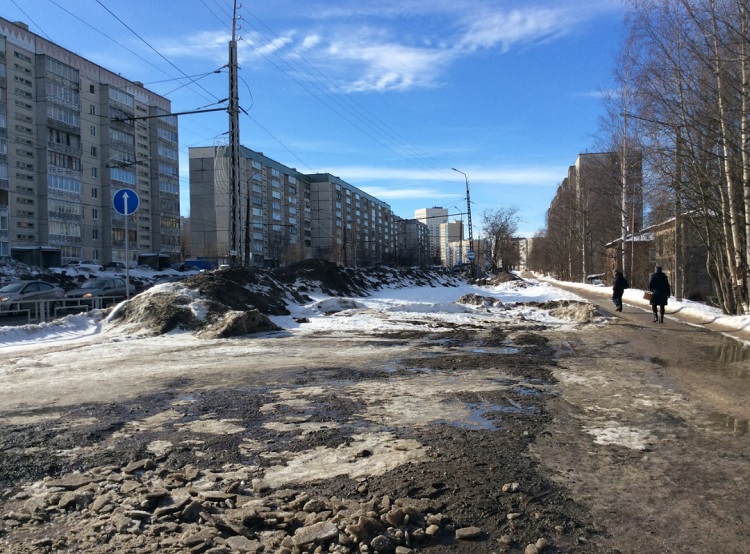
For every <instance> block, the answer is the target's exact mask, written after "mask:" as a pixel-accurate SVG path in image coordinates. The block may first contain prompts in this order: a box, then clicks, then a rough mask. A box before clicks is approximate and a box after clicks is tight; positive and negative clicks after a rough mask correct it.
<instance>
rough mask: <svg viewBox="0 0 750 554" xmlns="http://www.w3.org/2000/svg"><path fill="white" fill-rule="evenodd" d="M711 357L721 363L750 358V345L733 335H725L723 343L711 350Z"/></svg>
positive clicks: (725, 363) (731, 362)
mask: <svg viewBox="0 0 750 554" xmlns="http://www.w3.org/2000/svg"><path fill="white" fill-rule="evenodd" d="M708 355H709V358H710V359H711V360H713V361H716V362H718V363H719V364H721V365H727V364H733V363H735V362H745V361H747V360H750V346H748V345H746V344H744V343H742V342H740V341H738V340H735V339H733V338H731V337H723V340H722V343H721V344H720V345H718V346H715V347H713V348H711V349H710V350H709V354H708Z"/></svg>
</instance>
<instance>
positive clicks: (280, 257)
mask: <svg viewBox="0 0 750 554" xmlns="http://www.w3.org/2000/svg"><path fill="white" fill-rule="evenodd" d="M239 166H240V174H239V183H240V187H239V190H238V191H234V194H233V192H232V186H231V184H230V182H231V176H230V175H231V173H230V153H229V148H228V147H227V146H209V147H197V148H190V207H191V217H190V220H191V221H190V229H191V251H192V255H193V256H194V257H199V258H206V259H210V260H214V261H216V262H217V263H237V264H240V265H247V266H250V265H255V266H267V267H275V266H279V265H285V264H287V263H290V262H293V261H297V260H301V259H306V258H312V257H315V258H323V259H327V260H330V261H334V262H336V263H340V264H343V265H347V266H356V265H370V264H374V263H378V262H383V261H393V259H394V256H395V239H396V232H395V231H396V218H394V216H393V214H392V212H391V208H390V206H389V205H388V204H386V203H385V202H382V201H380V200H378V199H377V198H374V197H373V196H370V195H369V194H367V193H365V192H363V191H362V190H360V189H358V188H356V187H354V186H353V185H351V184H349V183H347V182H346V181H344V180H342V179H340V178H339V177H336V176H333V175H330V174H328V173H319V174H304V173H301V172H299V171H297V170H296V169H294V168H290V167H287V166H285V165H283V164H281V163H279V162H277V161H275V160H272V159H271V158H268V157H267V156H265V155H263V153H261V152H255V151H253V150H251V149H249V148H245V147H240V164H239ZM233 195H234V200H233V198H232V197H233ZM233 206H234V208H233ZM233 210H239V214H237V220H238V221H239V225H238V226H235V229H234V230H233V229H232V225H231V221H232V219H233V218H232V216H231V214H232V213H233ZM232 252H234V253H235V254H234V257H233V255H232Z"/></svg>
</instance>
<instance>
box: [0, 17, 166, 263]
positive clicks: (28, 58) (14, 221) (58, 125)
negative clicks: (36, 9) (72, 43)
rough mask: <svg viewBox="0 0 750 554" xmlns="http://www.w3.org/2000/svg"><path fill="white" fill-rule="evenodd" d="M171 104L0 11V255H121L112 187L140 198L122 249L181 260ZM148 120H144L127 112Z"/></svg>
mask: <svg viewBox="0 0 750 554" xmlns="http://www.w3.org/2000/svg"><path fill="white" fill-rule="evenodd" d="M170 111H171V105H170V101H169V100H167V99H166V98H164V97H162V96H159V95H157V94H155V93H153V92H151V91H149V90H147V89H146V88H144V87H143V85H142V84H141V83H138V82H135V81H129V80H127V79H125V78H123V77H121V76H120V75H118V74H116V73H113V72H111V71H109V70H107V69H105V68H103V67H101V66H99V65H96V64H94V63H92V62H90V61H89V60H87V59H85V58H83V57H81V56H78V55H76V54H74V53H73V52H70V51H69V50H66V49H64V48H62V47H60V46H58V45H56V44H54V43H52V42H49V41H48V40H46V39H44V38H42V37H40V36H39V35H36V34H34V33H31V32H29V30H28V27H27V26H26V25H24V24H22V23H12V22H10V21H7V20H5V19H2V18H0V255H2V256H7V255H10V256H12V257H14V258H16V259H18V260H20V261H22V262H24V263H27V264H32V265H41V266H50V265H59V264H61V263H64V262H67V261H71V260H76V259H89V260H92V261H94V262H97V263H101V264H104V263H107V262H110V261H125V232H126V231H125V227H126V225H125V216H122V215H118V214H117V213H116V212H115V211H114V209H113V206H112V198H113V196H114V194H115V192H116V191H118V190H120V189H123V188H128V189H132V190H134V191H136V192H137V194H138V196H139V198H140V205H139V208H138V211H137V212H136V213H134V214H132V215H131V216H129V221H128V225H127V227H128V234H129V241H128V242H129V255H130V261H131V262H133V261H135V260H137V259H138V258H139V256H140V255H142V254H144V253H145V254H148V255H149V256H154V257H156V258H166V259H169V260H173V261H177V260H178V259H179V257H180V187H179V170H178V167H179V163H178V147H177V117H176V116H173V115H169V114H170ZM145 116H148V117H149V118H148V119H138V118H139V117H145Z"/></svg>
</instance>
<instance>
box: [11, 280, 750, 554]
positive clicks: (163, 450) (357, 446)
mask: <svg viewBox="0 0 750 554" xmlns="http://www.w3.org/2000/svg"><path fill="white" fill-rule="evenodd" d="M295 286H297V287H300V286H311V285H300V284H299V282H297V284H296V285H295ZM329 286H332V285H330V284H329ZM542 309H543V310H547V311H551V310H560V312H559V314H560V316H561V317H568V318H569V319H570V321H571V325H567V326H555V325H547V324H541V323H538V322H535V321H532V320H530V319H528V318H527V317H518V318H515V319H503V320H490V319H487V320H482V319H475V320H472V322H471V323H467V324H466V325H457V324H455V323H444V324H437V323H436V322H435V321H430V325H429V326H427V325H425V319H424V318H421V317H419V316H418V315H415V316H414V317H410V316H408V315H405V314H401V315H399V316H398V317H399V318H400V321H401V322H402V323H404V322H408V323H410V324H411V327H410V329H409V330H407V331H399V332H388V333H383V332H379V333H373V334H369V333H367V332H364V331H361V332H355V333H351V332H348V333H345V334H344V333H336V332H326V333H318V334H310V335H306V336H305V337H304V340H300V339H299V338H298V337H295V336H292V335H290V334H288V333H283V332H280V333H275V334H270V335H260V336H255V337H250V338H239V339H229V340H226V339H225V340H208V341H201V340H199V339H195V338H191V337H190V336H175V337H174V338H173V340H174V346H173V348H172V349H171V350H169V351H165V349H164V348H163V343H161V342H159V343H156V342H152V341H154V340H155V339H152V338H149V337H144V338H140V339H138V340H132V341H130V342H128V341H124V340H122V339H118V340H117V341H115V342H112V343H111V344H110V345H109V348H110V350H113V352H111V355H112V356H116V357H113V358H112V359H111V361H110V362H109V363H110V364H112V365H113V366H116V367H118V369H119V371H118V372H116V373H115V372H112V373H111V374H110V373H107V372H103V371H101V367H100V365H101V364H100V363H98V362H97V358H96V356H97V353H100V352H101V350H100V348H101V346H100V345H99V344H97V343H96V342H93V341H92V342H83V343H81V344H76V345H71V346H69V347H68V350H66V351H65V352H55V351H54V350H53V349H51V348H48V349H44V348H41V349H37V350H34V351H33V352H32V351H29V352H26V353H25V354H24V355H23V358H22V359H21V357H20V355H18V354H14V355H5V354H3V353H0V363H3V364H6V367H14V368H15V372H14V373H13V374H12V375H13V376H14V378H12V379H11V378H8V379H7V380H6V384H7V387H6V389H5V391H4V392H2V393H0V416H2V417H1V419H0V550H2V551H3V552H9V553H30V552H49V553H52V552H91V553H109V552H157V551H158V552H163V553H167V554H170V553H177V552H212V553H218V552H226V553H230V552H264V553H265V552H278V553H282V552H285V553H302V552H310V553H312V552H341V553H346V552H396V548H397V547H398V548H399V549H400V550H398V552H399V553H407V552H425V553H443V552H445V553H449V552H450V553H477V552H487V553H492V552H524V553H526V554H530V553H532V552H534V551H535V550H534V549H536V551H537V552H539V551H541V552H556V553H573V552H575V553H578V552H582V553H594V552H597V553H598V552H603V553H615V552H618V553H619V552H621V553H636V552H650V551H664V552H696V553H698V552H713V551H720V550H722V549H723V548H725V547H726V546H727V545H731V548H732V549H733V550H734V551H739V552H742V551H746V550H748V545H749V544H750V541H749V539H750V531H748V529H750V516H748V514H747V511H746V510H745V509H744V504H743V503H742V501H741V499H742V498H746V497H748V496H750V480H749V479H747V471H746V467H747V466H746V460H747V459H748V457H749V456H750V441H749V440H748V434H747V429H748V426H747V421H748V418H749V416H750V414H748V408H747V405H746V399H747V394H748V381H747V354H746V352H747V351H746V349H745V348H744V347H736V345H735V346H734V347H732V346H731V345H728V344H727V343H726V342H725V340H724V339H723V338H722V337H721V336H720V335H717V334H714V333H707V332H702V331H700V330H696V329H694V328H691V327H687V326H684V325H681V324H679V323H677V322H674V321H670V322H668V323H667V324H664V325H662V326H660V327H659V328H657V329H653V328H651V327H650V326H649V324H648V319H649V318H650V316H649V314H648V313H647V312H643V313H641V312H639V311H637V310H634V309H632V308H627V309H626V310H625V312H624V313H623V314H621V315H619V316H617V317H615V316H614V314H611V313H608V312H606V310H603V309H601V308H597V307H596V302H595V301H594V302H592V304H590V305H586V304H583V305H581V304H580V303H569V302H566V303H557V304H552V305H544V306H541V305H530V306H528V310H542ZM337 317H338V316H337ZM732 344H734V343H732ZM157 346H158V347H157ZM117 348H120V349H121V350H117ZM115 350H116V351H115ZM184 352H189V353H190V355H189V357H187V358H186V359H185V360H181V363H180V364H179V366H175V367H171V366H170V361H172V360H174V357H175V356H176V355H178V354H179V353H184ZM69 359H76V360H78V365H77V367H76V372H75V375H71V374H67V373H65V372H62V371H60V370H56V369H55V360H69ZM40 368H41V369H43V371H39V369H40ZM157 368H158V371H156V370H157ZM123 376H127V378H126V379H124V378H123ZM81 383H88V385H87V386H81ZM68 493H69V494H68ZM180 498H183V500H184V502H185V504H179V509H178V508H177V507H175V503H177V502H178V499H180ZM311 500H317V505H315V506H313V505H309V504H308V502H310V501H311ZM181 502H182V501H181ZM261 505H262V509H261V507H260V506H261ZM303 505H305V506H307V508H306V509H303ZM242 506H245V508H241V507H242ZM251 506H252V507H253V508H252V510H251V508H250V507H251ZM407 506H408V509H407V508H406V507H407ZM240 509H243V510H245V511H243V512H242V514H241V515H238V513H237V511H238V510H240ZM407 511H408V513H409V514H410V517H409V518H405V517H404V514H405V513H406V512H407ZM264 514H265V515H264ZM237 518H239V519H237ZM331 524H333V525H334V528H333V531H334V532H332V533H330V532H329V531H330V530H331V529H330V528H326V527H323V526H325V525H329V526H330V525H331ZM366 528H367V529H370V530H372V531H373V532H372V533H370V532H369V531H367V532H366ZM315 533H317V534H315ZM306 534H313V535H314V537H313V538H312V539H304V540H303V539H301V538H300V537H302V536H303V535H305V536H307V535H306ZM308 540H309V541H310V542H305V541H308ZM243 541H244V542H243Z"/></svg>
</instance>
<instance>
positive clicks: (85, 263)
mask: <svg viewBox="0 0 750 554" xmlns="http://www.w3.org/2000/svg"><path fill="white" fill-rule="evenodd" d="M67 267H72V268H76V269H82V270H83V271H102V270H103V269H104V268H103V267H102V265H101V264H98V263H96V262H93V261H91V260H76V261H73V262H68V264H67Z"/></svg>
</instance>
